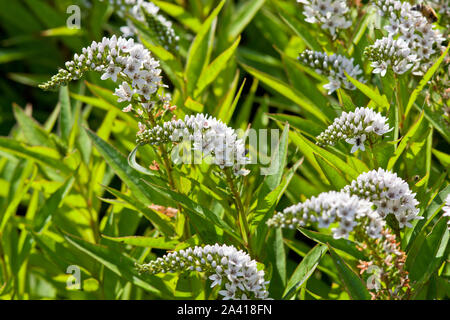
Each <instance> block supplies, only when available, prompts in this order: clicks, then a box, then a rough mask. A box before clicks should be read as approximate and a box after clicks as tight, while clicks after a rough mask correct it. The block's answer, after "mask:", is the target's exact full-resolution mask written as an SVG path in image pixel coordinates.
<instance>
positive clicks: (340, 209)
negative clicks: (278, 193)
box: [267, 191, 385, 239]
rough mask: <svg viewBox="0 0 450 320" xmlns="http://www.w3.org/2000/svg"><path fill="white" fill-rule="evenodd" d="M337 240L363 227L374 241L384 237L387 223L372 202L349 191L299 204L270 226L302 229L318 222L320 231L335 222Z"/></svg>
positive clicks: (272, 221)
mask: <svg viewBox="0 0 450 320" xmlns="http://www.w3.org/2000/svg"><path fill="white" fill-rule="evenodd" d="M335 222H336V223H338V227H336V228H332V229H331V231H332V232H333V237H334V238H335V239H339V238H347V237H348V235H349V233H350V232H352V231H353V230H354V229H355V228H363V230H364V232H365V233H366V234H367V235H368V236H369V237H371V238H374V239H377V238H379V237H381V234H382V233H381V232H382V230H383V228H384V226H385V221H384V220H383V219H381V218H380V217H379V216H378V214H377V213H376V212H375V211H373V210H372V203H371V202H369V201H367V200H364V199H361V198H359V197H358V196H355V195H350V194H348V193H346V192H337V191H329V192H323V193H321V194H319V195H318V196H317V197H312V198H311V199H308V200H306V201H305V202H300V203H298V204H295V205H293V206H290V207H288V208H285V209H284V210H283V212H278V213H276V214H275V215H274V216H273V217H272V218H271V219H269V220H268V222H267V224H268V225H269V226H271V227H281V228H291V229H294V228H296V227H303V226H306V225H309V224H313V223H316V224H317V226H318V227H319V228H328V227H329V226H330V224H332V223H335Z"/></svg>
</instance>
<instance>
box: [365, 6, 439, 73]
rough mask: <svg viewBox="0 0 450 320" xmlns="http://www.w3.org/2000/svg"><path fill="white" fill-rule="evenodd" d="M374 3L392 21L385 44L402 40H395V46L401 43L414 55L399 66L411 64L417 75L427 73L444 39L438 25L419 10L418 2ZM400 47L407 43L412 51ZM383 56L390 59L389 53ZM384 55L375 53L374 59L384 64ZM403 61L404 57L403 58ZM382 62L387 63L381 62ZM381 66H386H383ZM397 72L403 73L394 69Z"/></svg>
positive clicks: (404, 68) (408, 66)
mask: <svg viewBox="0 0 450 320" xmlns="http://www.w3.org/2000/svg"><path fill="white" fill-rule="evenodd" d="M374 5H375V6H376V7H377V9H378V12H379V13H380V15H382V16H384V17H386V19H388V20H389V24H388V25H387V26H386V27H385V29H386V30H387V31H388V32H389V34H388V37H386V38H383V43H382V44H383V45H384V46H386V45H387V44H389V43H392V41H388V40H387V39H391V40H393V39H397V40H402V43H401V45H400V44H399V43H395V42H394V45H393V46H397V47H399V49H398V50H400V51H403V52H408V56H410V57H414V59H412V58H410V60H411V61H405V62H400V63H399V67H397V69H399V70H400V71H403V72H405V71H407V70H409V69H410V68H411V69H412V73H413V74H415V75H422V74H424V73H425V72H426V71H427V70H428V69H429V68H430V67H431V65H432V64H433V62H434V58H436V57H437V56H439V55H440V53H441V43H442V42H443V41H444V40H445V38H444V37H443V36H442V33H441V32H440V31H439V30H437V29H435V27H434V25H433V24H431V23H430V22H429V21H428V20H427V18H426V17H424V15H423V14H422V13H421V12H420V10H417V9H415V6H412V5H411V4H410V3H408V2H401V1H398V0H376V1H374ZM382 47H383V46H382ZM400 47H407V48H408V49H409V51H405V50H404V49H401V48H400ZM383 48H384V47H383ZM379 50H381V49H379ZM375 58H376V59H375ZM384 58H385V59H386V60H384V61H385V62H387V60H388V57H386V56H385V57H384ZM374 59H375V60H374ZM382 59H383V58H382V57H381V56H376V57H372V60H374V61H375V62H377V64H381V62H382V61H383V60H382ZM396 59H397V57H396ZM407 60H408V59H407ZM400 61H402V60H401V59H400ZM390 62H391V64H392V65H393V66H394V62H393V61H392V60H391V61H390ZM377 64H376V65H377ZM410 64H411V66H410ZM381 66H382V67H383V66H384V65H383V64H381ZM375 68H376V69H375V70H378V68H379V67H375ZM382 70H384V69H383V68H382ZM394 72H396V73H399V74H401V73H403V72H397V71H396V70H395V69H394Z"/></svg>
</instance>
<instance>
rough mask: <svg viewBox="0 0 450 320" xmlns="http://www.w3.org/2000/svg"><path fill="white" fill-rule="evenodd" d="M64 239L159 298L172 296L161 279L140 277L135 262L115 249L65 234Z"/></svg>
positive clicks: (149, 276) (150, 276) (147, 276)
mask: <svg viewBox="0 0 450 320" xmlns="http://www.w3.org/2000/svg"><path fill="white" fill-rule="evenodd" d="M64 238H65V239H66V241H67V242H68V243H69V244H71V245H72V246H74V247H75V248H77V249H78V250H80V251H82V252H83V253H85V254H87V255H88V256H90V257H92V258H94V259H95V260H97V261H98V262H100V263H101V264H102V265H104V266H105V267H106V268H108V269H109V270H111V271H112V272H113V273H115V274H116V275H118V276H119V277H122V278H123V279H125V280H127V281H129V282H131V283H132V284H134V285H136V286H138V287H141V288H143V289H145V290H147V291H149V292H150V293H153V294H155V295H157V296H164V295H166V296H169V297H170V296H172V294H171V292H170V290H169V289H168V288H167V285H166V284H165V283H164V281H162V280H161V279H160V278H158V277H156V276H153V275H146V276H145V277H144V275H140V274H139V273H138V272H137V270H136V268H135V262H134V261H133V260H132V259H131V258H129V257H128V256H125V255H124V254H122V253H120V252H118V251H115V250H113V249H110V248H106V247H102V246H99V245H96V244H93V243H90V242H87V241H85V240H82V239H79V238H76V237H74V236H70V235H68V234H65V235H64ZM148 279H151V282H150V281H148ZM150 283H151V284H150Z"/></svg>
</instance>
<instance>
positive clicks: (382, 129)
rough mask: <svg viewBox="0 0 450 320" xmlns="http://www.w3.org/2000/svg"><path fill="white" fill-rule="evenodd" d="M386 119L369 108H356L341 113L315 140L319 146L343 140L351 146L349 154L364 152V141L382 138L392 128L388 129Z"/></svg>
mask: <svg viewBox="0 0 450 320" xmlns="http://www.w3.org/2000/svg"><path fill="white" fill-rule="evenodd" d="M387 122H388V119H387V118H386V117H384V116H382V115H381V114H380V113H379V112H375V111H374V110H372V109H370V108H367V107H366V108H362V107H361V108H356V109H355V111H353V112H343V113H342V114H341V116H340V117H338V118H335V119H334V121H333V124H331V125H330V126H329V127H328V128H327V129H326V130H325V131H324V132H322V133H321V134H320V135H319V136H318V137H317V138H316V139H317V142H316V143H317V144H318V145H320V146H325V145H334V144H335V143H336V142H337V141H338V140H341V139H345V141H346V142H347V143H349V144H352V145H353V147H352V150H351V152H352V153H354V152H355V151H356V150H358V149H361V150H362V151H364V150H365V147H364V141H366V140H367V139H369V140H370V141H373V139H375V138H376V137H377V136H382V135H384V134H386V133H388V132H389V131H391V130H392V128H389V125H388V123H387Z"/></svg>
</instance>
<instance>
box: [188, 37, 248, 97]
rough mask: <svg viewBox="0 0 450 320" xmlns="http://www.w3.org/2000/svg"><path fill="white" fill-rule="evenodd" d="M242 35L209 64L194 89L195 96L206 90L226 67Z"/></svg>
mask: <svg viewBox="0 0 450 320" xmlns="http://www.w3.org/2000/svg"><path fill="white" fill-rule="evenodd" d="M240 41H241V37H238V38H237V39H236V41H235V42H234V43H233V44H232V45H231V46H230V47H229V48H228V49H227V50H225V51H224V52H222V53H221V54H220V55H219V56H218V57H217V58H216V59H215V60H214V61H213V62H211V64H210V65H209V66H207V67H206V68H205V69H204V70H203V71H202V73H201V74H200V77H199V79H198V82H197V87H196V89H195V91H194V97H198V96H199V95H200V93H202V92H203V90H205V88H206V87H207V86H208V85H209V84H211V83H212V82H213V81H214V80H215V79H216V78H217V76H218V75H219V73H220V72H221V71H222V70H223V69H225V67H226V65H227V63H228V61H229V60H230V58H231V57H232V56H233V54H234V52H235V50H236V48H237V46H238V45H239V42H240Z"/></svg>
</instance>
